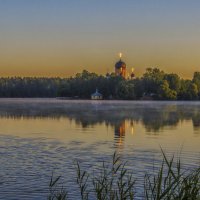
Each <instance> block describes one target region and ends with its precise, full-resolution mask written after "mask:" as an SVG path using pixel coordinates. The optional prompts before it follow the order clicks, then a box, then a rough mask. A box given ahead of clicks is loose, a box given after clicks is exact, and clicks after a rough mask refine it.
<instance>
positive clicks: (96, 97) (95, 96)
mask: <svg viewBox="0 0 200 200" xmlns="http://www.w3.org/2000/svg"><path fill="white" fill-rule="evenodd" d="M91 99H92V100H101V99H103V95H102V94H101V93H99V92H98V89H96V92H95V93H93V94H91Z"/></svg>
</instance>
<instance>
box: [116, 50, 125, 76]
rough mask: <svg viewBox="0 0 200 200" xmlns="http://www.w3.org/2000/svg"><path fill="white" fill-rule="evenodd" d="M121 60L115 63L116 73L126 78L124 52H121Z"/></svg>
mask: <svg viewBox="0 0 200 200" xmlns="http://www.w3.org/2000/svg"><path fill="white" fill-rule="evenodd" d="M119 57H120V60H119V61H118V62H117V63H116V64H115V75H116V76H122V77H123V78H126V63H125V62H123V61H122V59H121V58H122V53H120V54H119Z"/></svg>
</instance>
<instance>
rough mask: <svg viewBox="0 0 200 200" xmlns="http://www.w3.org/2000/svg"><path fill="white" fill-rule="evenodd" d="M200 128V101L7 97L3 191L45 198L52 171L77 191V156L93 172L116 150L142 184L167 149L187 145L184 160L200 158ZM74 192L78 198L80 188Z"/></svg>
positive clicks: (2, 119) (0, 170)
mask: <svg viewBox="0 0 200 200" xmlns="http://www.w3.org/2000/svg"><path fill="white" fill-rule="evenodd" d="M198 133H200V103H198V102H120V101H118V102H116V101H107V102H106V101H102V102H92V101H59V100H52V99H51V100H49V99H43V100H42V99H34V100H33V99H30V100H27V99H25V100H24V99H21V100H20V99H18V100H8V99H7V100H3V99H0V163H2V165H1V166H0V177H1V178H2V180H3V182H4V184H2V185H0V196H1V198H2V199H8V200H12V199H13V195H14V196H15V197H16V199H22V200H23V199H26V200H32V199H39V200H40V199H41V200H42V199H45V198H46V196H47V195H46V194H47V192H48V190H47V189H48V188H47V186H48V181H49V178H50V177H49V176H50V175H51V172H52V171H53V170H55V169H56V171H57V172H58V175H63V176H64V178H63V180H66V184H69V186H70V188H71V186H73V185H75V184H74V182H73V181H74V180H73V177H74V169H73V161H74V159H79V160H80V161H81V162H82V164H83V165H84V167H85V168H86V169H88V170H90V169H91V171H93V169H92V168H91V166H93V165H95V164H96V163H97V162H98V161H101V160H102V159H103V160H108V159H110V155H111V154H112V153H113V151H114V150H118V151H119V152H120V154H121V155H122V156H123V158H124V159H125V160H128V161H129V164H130V165H129V167H131V166H134V172H133V173H134V174H135V175H136V176H137V178H138V181H139V182H138V185H140V186H142V184H143V179H142V178H143V176H144V172H145V171H150V170H152V165H153V163H154V166H153V167H156V166H160V165H159V164H160V162H162V158H161V157H160V146H162V147H163V148H164V149H166V150H167V152H169V153H174V152H176V151H177V150H179V147H180V146H181V145H183V146H184V148H183V152H182V155H183V158H184V160H183V163H184V164H185V165H187V164H188V165H191V163H192V165H191V167H192V166H195V164H196V163H199V141H200V140H199V139H200V137H199V136H200V135H198ZM24 188H25V190H26V194H25V193H24ZM2 191H3V192H2ZM69 192H71V193H73V195H74V196H75V195H76V190H75V188H73V189H72V190H71V191H69ZM28 194H32V195H31V197H30V195H29V196H28ZM26 195H27V196H26ZM74 199H76V198H74ZM77 199H78V198H77Z"/></svg>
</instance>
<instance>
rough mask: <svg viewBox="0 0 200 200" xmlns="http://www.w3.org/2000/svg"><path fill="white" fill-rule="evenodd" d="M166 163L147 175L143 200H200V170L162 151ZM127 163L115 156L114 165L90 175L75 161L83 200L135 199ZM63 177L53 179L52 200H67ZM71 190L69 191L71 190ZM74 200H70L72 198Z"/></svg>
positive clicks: (115, 154) (77, 179)
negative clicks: (185, 164)
mask: <svg viewBox="0 0 200 200" xmlns="http://www.w3.org/2000/svg"><path fill="white" fill-rule="evenodd" d="M161 152H162V155H163V162H162V164H161V166H160V169H159V170H158V172H157V173H156V174H154V175H152V174H149V173H146V174H145V175H144V188H143V197H141V198H140V199H144V200H200V167H198V168H195V169H193V170H183V169H182V166H181V162H180V159H178V160H177V161H174V157H172V158H171V159H168V158H167V157H166V154H165V153H164V152H163V150H162V149H161ZM126 164H127V162H123V161H121V159H120V157H119V156H118V155H117V153H114V155H113V157H112V162H111V164H109V163H105V162H103V163H102V166H101V167H100V168H99V170H98V172H96V173H95V174H89V173H88V172H87V171H84V170H81V166H80V163H79V162H76V164H75V168H76V172H77V173H76V174H77V177H76V183H77V185H78V188H79V190H80V199H82V200H88V199H98V200H134V199H135V192H136V189H135V183H136V180H135V179H134V178H133V176H132V173H131V172H130V171H129V170H127V168H126ZM59 180H60V177H57V178H55V179H53V176H52V178H51V181H50V184H49V188H50V194H49V198H48V199H49V200H66V199H68V196H67V192H66V190H64V189H63V188H61V189H58V188H57V184H58V182H59ZM69 189H70V188H69ZM70 199H71V198H70Z"/></svg>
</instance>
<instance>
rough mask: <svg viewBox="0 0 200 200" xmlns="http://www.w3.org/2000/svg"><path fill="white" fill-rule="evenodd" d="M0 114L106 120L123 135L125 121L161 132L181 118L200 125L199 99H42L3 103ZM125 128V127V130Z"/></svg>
mask: <svg viewBox="0 0 200 200" xmlns="http://www.w3.org/2000/svg"><path fill="white" fill-rule="evenodd" d="M0 116H1V117H11V118H19V117H31V118H40V117H41V118H43V117H49V118H60V117H66V118H68V119H70V120H74V121H75V122H76V123H77V124H80V125H81V126H82V127H83V128H84V127H87V126H92V125H95V124H102V123H105V124H106V125H108V126H112V127H114V129H115V135H116V136H117V135H120V136H123V128H122V127H123V126H122V124H123V122H124V121H125V120H131V121H134V122H141V123H142V124H143V125H144V127H145V128H146V129H147V131H151V132H158V131H159V130H160V129H162V128H163V127H165V126H170V127H176V126H177V125H178V123H179V122H180V121H183V120H192V122H193V126H194V128H195V129H200V104H198V103H176V102H171V103H163V102H161V103H159V102H152V103H144V102H134V103H133V102H125V103H122V102H115V101H110V102H105V103H101V104H100V103H98V102H97V103H93V104H92V103H91V102H90V101H87V102H84V101H78V102H76V101H74V102H71V101H69V102H67V101H63V102H62V101H55V102H52V103H51V101H47V102H45V101H41V102H40V101H39V102H37V101H36V102H34V101H33V102H31V103H30V102H26V101H23V102H21V103H19V102H15V101H13V102H12V103H7V102H6V101H5V102H4V101H3V102H1V103H0ZM124 132H125V131H124Z"/></svg>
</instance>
